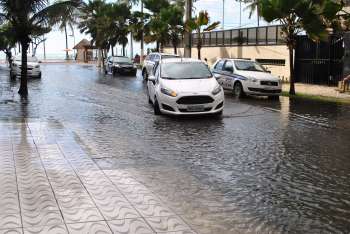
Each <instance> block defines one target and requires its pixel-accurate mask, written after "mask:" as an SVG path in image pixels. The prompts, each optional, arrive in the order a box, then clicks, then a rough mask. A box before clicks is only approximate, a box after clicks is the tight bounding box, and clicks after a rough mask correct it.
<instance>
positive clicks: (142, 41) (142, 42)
mask: <svg viewBox="0 0 350 234" xmlns="http://www.w3.org/2000/svg"><path fill="white" fill-rule="evenodd" d="M141 14H142V31H141V56H140V63H141V64H143V56H144V54H145V48H144V47H145V46H144V30H143V27H144V19H143V0H141Z"/></svg>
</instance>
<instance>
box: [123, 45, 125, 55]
mask: <svg viewBox="0 0 350 234" xmlns="http://www.w3.org/2000/svg"><path fill="white" fill-rule="evenodd" d="M123 56H125V44H123Z"/></svg>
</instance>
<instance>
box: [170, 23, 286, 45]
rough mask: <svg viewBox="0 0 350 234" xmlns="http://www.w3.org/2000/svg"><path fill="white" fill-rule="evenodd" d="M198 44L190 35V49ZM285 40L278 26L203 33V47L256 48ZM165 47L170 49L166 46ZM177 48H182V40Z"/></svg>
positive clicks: (193, 36)
mask: <svg viewBox="0 0 350 234" xmlns="http://www.w3.org/2000/svg"><path fill="white" fill-rule="evenodd" d="M197 44H198V34H197V33H193V34H192V47H196V46H197ZM284 44H285V40H284V38H283V36H282V33H281V26H280V25H273V26H266V27H254V28H240V29H230V30H222V31H212V32H205V33H203V41H202V46H203V47H222V46H239V45H245V46H257V45H284ZM165 47H172V45H171V44H167V45H166V46H165ZM178 47H184V44H183V38H182V39H181V40H180V43H179V45H178Z"/></svg>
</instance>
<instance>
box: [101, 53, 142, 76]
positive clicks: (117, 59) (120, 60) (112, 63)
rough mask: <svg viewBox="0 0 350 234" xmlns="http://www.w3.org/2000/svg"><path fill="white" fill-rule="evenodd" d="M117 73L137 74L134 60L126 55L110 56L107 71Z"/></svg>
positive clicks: (107, 61)
mask: <svg viewBox="0 0 350 234" xmlns="http://www.w3.org/2000/svg"><path fill="white" fill-rule="evenodd" d="M108 72H110V73H112V74H113V75H116V74H128V75H132V76H135V75H136V72H137V67H136V66H135V65H134V64H133V62H132V60H131V59H130V58H128V57H124V56H110V57H108V58H107V60H106V71H105V73H108Z"/></svg>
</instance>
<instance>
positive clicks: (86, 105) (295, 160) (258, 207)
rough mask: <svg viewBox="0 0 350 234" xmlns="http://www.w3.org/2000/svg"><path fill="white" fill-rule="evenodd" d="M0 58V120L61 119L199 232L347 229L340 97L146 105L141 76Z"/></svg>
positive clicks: (346, 111) (347, 169)
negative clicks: (213, 111) (21, 88)
mask: <svg viewBox="0 0 350 234" xmlns="http://www.w3.org/2000/svg"><path fill="white" fill-rule="evenodd" d="M42 70H43V78H42V79H41V80H31V81H30V82H29V92H30V93H29V100H28V101H23V100H20V99H19V97H18V95H17V94H16V91H17V89H18V85H19V82H18V81H17V82H11V81H9V78H8V75H7V71H6V70H5V68H4V67H1V68H0V120H3V121H11V120H18V119H21V118H24V117H25V118H29V119H32V120H35V119H37V120H38V121H39V120H40V121H48V122H54V123H56V124H57V123H59V124H60V125H61V126H62V128H65V129H67V130H69V131H72V132H73V133H74V135H75V137H76V141H77V142H79V144H81V145H82V146H83V147H84V149H85V150H86V152H88V154H89V155H90V156H91V157H92V158H93V159H94V161H95V162H96V163H97V164H98V165H99V167H100V168H102V169H119V170H121V171H127V172H129V173H132V174H133V175H135V176H136V177H137V178H138V180H139V181H142V183H144V184H145V185H146V186H147V187H148V188H150V189H151V190H152V191H153V192H154V193H155V194H157V195H158V196H159V197H160V198H161V199H162V200H163V201H164V202H166V203H167V204H168V205H169V206H171V207H172V208H173V209H174V210H175V211H176V213H177V214H181V216H182V217H184V220H185V222H186V223H187V224H188V225H190V226H191V228H192V229H193V230H195V231H196V232H198V233H217V234H221V233H286V232H288V233H289V232H292V233H320V232H326V233H328V232H332V233H341V232H343V233H344V232H345V233H348V232H350V106H347V105H339V104H328V103H322V102H317V101H305V100H290V99H288V98H284V97H283V98H280V101H270V100H267V99H264V98H246V99H244V100H241V101H240V100H236V99H234V98H233V97H232V95H231V94H229V93H227V94H226V103H225V110H224V114H223V116H222V117H219V118H217V117H216V118H213V117H201V118H198V117H195V118H193V117H192V118H188V117H187V118H172V117H167V116H154V114H153V109H152V107H151V106H150V105H149V104H148V102H147V97H146V87H145V84H144V83H143V82H142V78H141V77H140V76H138V77H112V76H111V75H107V76H105V75H102V74H101V73H99V72H98V70H97V69H96V68H95V67H93V66H83V65H59V64H54V65H42Z"/></svg>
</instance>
